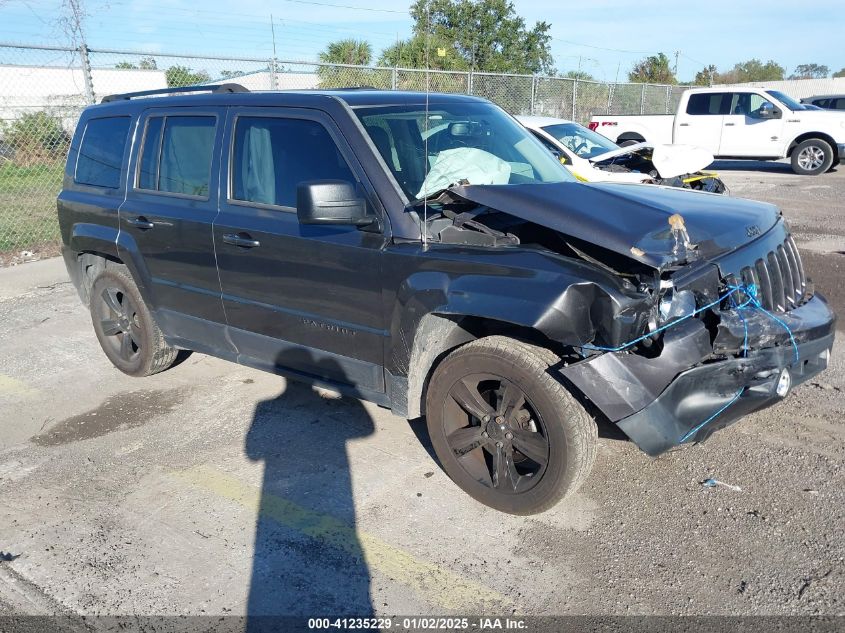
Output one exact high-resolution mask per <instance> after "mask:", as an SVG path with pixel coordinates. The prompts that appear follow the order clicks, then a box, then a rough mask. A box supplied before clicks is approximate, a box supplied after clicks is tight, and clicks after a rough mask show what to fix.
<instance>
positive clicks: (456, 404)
mask: <svg viewBox="0 0 845 633" xmlns="http://www.w3.org/2000/svg"><path fill="white" fill-rule="evenodd" d="M443 425H444V430H445V432H446V442H447V444H448V446H449V450H451V451H452V454H453V455H454V456H455V459H456V460H457V462H458V464H460V466H461V468H463V469H464V470H465V471H466V472H467V474H469V475H470V476H471V477H472V478H473V479H475V480H476V481H478V482H479V483H481V484H482V485H484V486H486V487H488V488H491V489H493V490H495V491H497V492H499V493H502V494H510V495H512V494H522V493H524V492H527V491H528V490H531V488H533V487H534V486H536V485H537V484H538V483H539V481H540V479H541V478H542V476H543V473H545V471H546V467H547V466H548V463H549V440H548V433H547V432H546V426H545V424H544V422H543V420H542V418H541V417H540V416H539V415H538V414H537V409H536V408H535V407H534V406H533V405H532V404H531V402H530V401H529V399H528V397H527V396H526V394H525V392H523V391H522V389H520V388H519V387H517V386H516V385H515V384H514V383H513V382H511V381H509V380H507V379H506V378H502V377H501V376H495V375H492V374H470V375H468V376H465V377H463V378H462V379H460V380H458V381H457V382H456V383H455V384H454V385H452V387H451V388H450V389H449V392H448V396H447V399H446V402H445V404H444V415H443Z"/></svg>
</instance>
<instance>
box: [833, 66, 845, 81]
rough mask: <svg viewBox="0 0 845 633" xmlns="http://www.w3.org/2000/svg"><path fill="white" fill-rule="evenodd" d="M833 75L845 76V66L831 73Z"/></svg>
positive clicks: (835, 76)
mask: <svg viewBox="0 0 845 633" xmlns="http://www.w3.org/2000/svg"><path fill="white" fill-rule="evenodd" d="M833 77H834V79H836V78H837V77H845V68H843V69H842V70H837V71H836V72H835V73H833Z"/></svg>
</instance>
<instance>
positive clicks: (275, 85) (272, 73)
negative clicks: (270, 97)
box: [270, 57, 279, 90]
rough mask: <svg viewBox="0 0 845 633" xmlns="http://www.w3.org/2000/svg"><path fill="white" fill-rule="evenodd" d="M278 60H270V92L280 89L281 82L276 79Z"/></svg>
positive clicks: (272, 58)
mask: <svg viewBox="0 0 845 633" xmlns="http://www.w3.org/2000/svg"><path fill="white" fill-rule="evenodd" d="M276 68H277V67H276V58H275V57H271V58H270V90H278V89H279V80H278V78H277V77H276Z"/></svg>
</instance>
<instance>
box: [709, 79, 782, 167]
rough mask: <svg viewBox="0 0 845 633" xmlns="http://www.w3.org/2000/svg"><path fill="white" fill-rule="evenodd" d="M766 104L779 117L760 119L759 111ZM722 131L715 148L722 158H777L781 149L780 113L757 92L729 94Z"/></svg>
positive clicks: (779, 110) (780, 111)
mask: <svg viewBox="0 0 845 633" xmlns="http://www.w3.org/2000/svg"><path fill="white" fill-rule="evenodd" d="M764 104H769V105H771V106H772V107H773V108H775V110H776V112H777V113H779V116H778V117H777V118H774V119H762V118H760V116H759V112H760V108H761V107H762V106H763V105H764ZM722 121H723V127H724V130H723V131H722V140H721V142H720V144H719V152H718V153H719V154H720V155H722V156H748V157H760V158H765V157H777V156H780V153H781V151H782V149H783V140H782V138H781V137H782V135H783V125H784V123H783V111H782V110H781V109H780V108H778V107H777V106H775V104H773V103H772V102H771V101H769V100H768V99H766V98H765V97H764V96H763V95H762V94H760V93H757V92H734V93H732V94H731V99H730V107H729V109H728V113H727V114H726V115H725V116H724V118H723V119H722Z"/></svg>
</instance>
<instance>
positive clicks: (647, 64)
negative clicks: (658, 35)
mask: <svg viewBox="0 0 845 633" xmlns="http://www.w3.org/2000/svg"><path fill="white" fill-rule="evenodd" d="M628 80H629V81H632V82H634V83H641V84H676V83H678V80H677V79H676V78H675V73H673V72H672V68H671V67H670V65H669V58H668V57H667V56H666V54H665V53H658V54H657V55H649V56H648V57H646V58H645V59H641V60H640V61H638V62H637V63H636V64H634V67H633V68H631V70H630V72H629V73H628Z"/></svg>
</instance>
